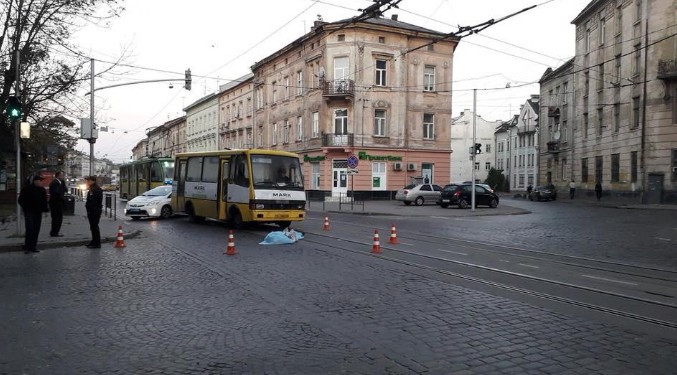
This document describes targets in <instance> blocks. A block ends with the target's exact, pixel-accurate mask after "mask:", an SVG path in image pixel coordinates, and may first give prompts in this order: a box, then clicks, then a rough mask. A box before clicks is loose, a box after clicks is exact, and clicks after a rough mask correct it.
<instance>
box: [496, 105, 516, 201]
mask: <svg viewBox="0 0 677 375" xmlns="http://www.w3.org/2000/svg"><path fill="white" fill-rule="evenodd" d="M518 117H519V115H514V116H513V117H512V118H511V119H510V120H508V121H504V122H502V123H501V125H499V126H498V127H496V131H495V132H494V155H495V158H496V159H495V161H494V165H495V166H496V169H498V170H499V171H501V173H502V174H503V176H504V177H505V179H506V181H508V185H507V186H506V187H507V188H508V189H510V181H509V177H510V176H512V174H511V168H510V167H511V165H510V160H512V148H511V147H510V140H511V139H512V137H511V133H512V129H514V128H515V127H517V118H518ZM501 188H504V186H501Z"/></svg>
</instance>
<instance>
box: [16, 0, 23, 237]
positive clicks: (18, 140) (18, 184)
mask: <svg viewBox="0 0 677 375" xmlns="http://www.w3.org/2000/svg"><path fill="white" fill-rule="evenodd" d="M22 3H23V2H22ZM19 9H21V5H19ZM19 14H21V12H19ZM17 35H18V34H17ZM17 38H18V36H17ZM18 45H19V43H18V42H17V43H16V46H17V48H16V70H15V74H16V80H15V82H14V84H15V86H14V95H16V97H17V98H21V95H20V94H19V90H20V82H19V78H20V76H19V74H21V69H20V67H21V52H20V50H19V48H18ZM22 115H23V114H22ZM14 129H16V131H15V133H16V134H15V137H16V198H17V199H16V235H17V236H21V235H22V231H21V206H20V205H19V194H21V119H20V118H18V119H14Z"/></svg>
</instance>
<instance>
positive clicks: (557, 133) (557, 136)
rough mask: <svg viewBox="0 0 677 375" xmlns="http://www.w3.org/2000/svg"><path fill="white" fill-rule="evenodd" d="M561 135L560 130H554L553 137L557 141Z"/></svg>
mask: <svg viewBox="0 0 677 375" xmlns="http://www.w3.org/2000/svg"><path fill="white" fill-rule="evenodd" d="M561 136H562V134H561V133H560V131H559V130H558V131H556V132H555V134H553V138H555V140H556V141H559V138H560V137H561Z"/></svg>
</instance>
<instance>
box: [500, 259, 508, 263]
mask: <svg viewBox="0 0 677 375" xmlns="http://www.w3.org/2000/svg"><path fill="white" fill-rule="evenodd" d="M499 261H500V262H503V263H510V261H509V260H505V259H499Z"/></svg>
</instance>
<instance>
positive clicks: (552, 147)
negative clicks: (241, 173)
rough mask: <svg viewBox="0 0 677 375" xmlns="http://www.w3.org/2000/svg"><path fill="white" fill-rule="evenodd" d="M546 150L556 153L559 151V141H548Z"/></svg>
mask: <svg viewBox="0 0 677 375" xmlns="http://www.w3.org/2000/svg"><path fill="white" fill-rule="evenodd" d="M548 152H550V153H553V154H556V153H558V152H559V142H557V141H554V142H548Z"/></svg>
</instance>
